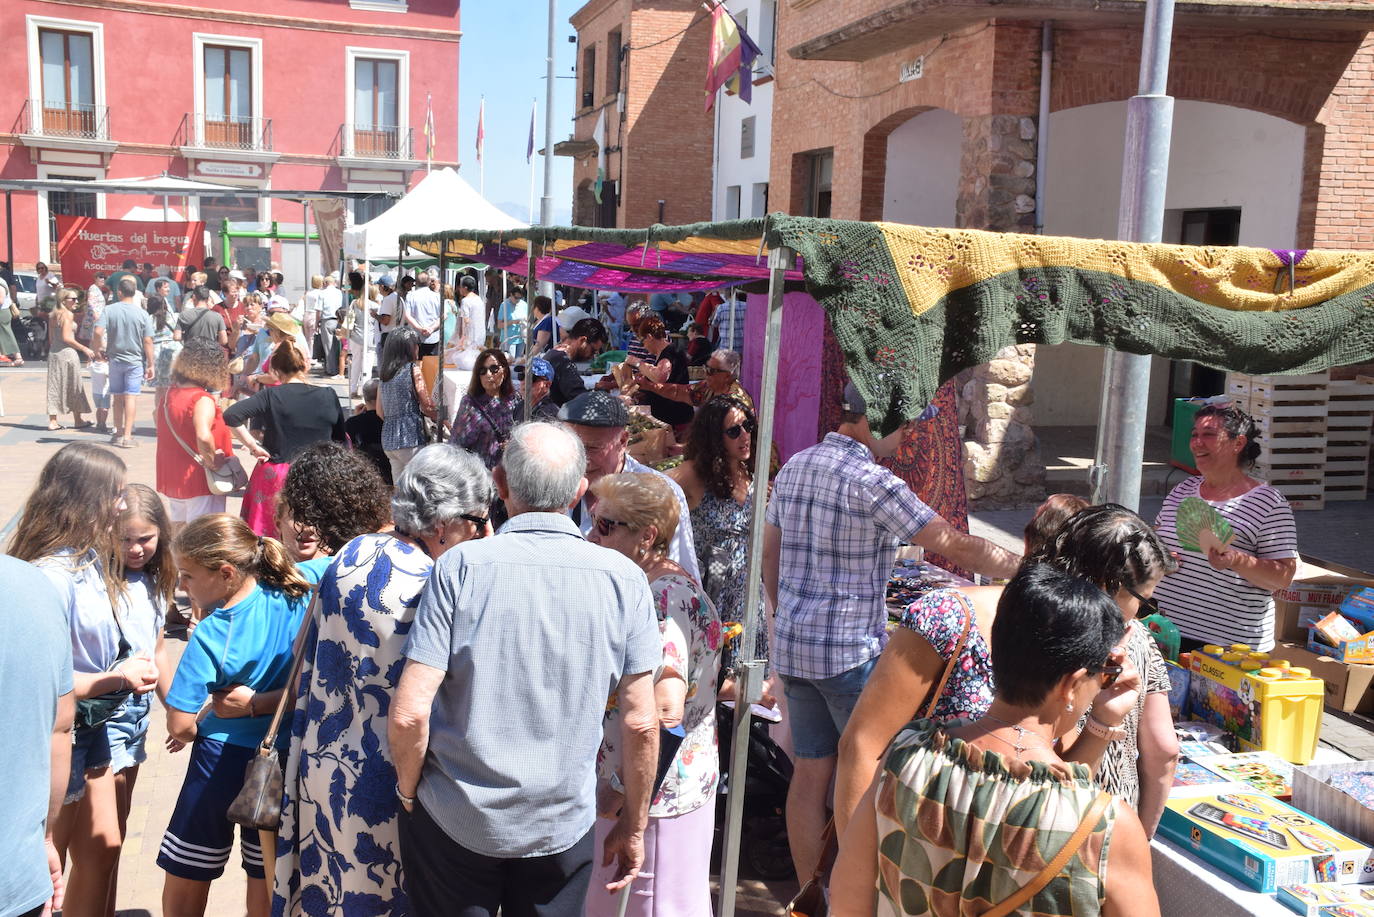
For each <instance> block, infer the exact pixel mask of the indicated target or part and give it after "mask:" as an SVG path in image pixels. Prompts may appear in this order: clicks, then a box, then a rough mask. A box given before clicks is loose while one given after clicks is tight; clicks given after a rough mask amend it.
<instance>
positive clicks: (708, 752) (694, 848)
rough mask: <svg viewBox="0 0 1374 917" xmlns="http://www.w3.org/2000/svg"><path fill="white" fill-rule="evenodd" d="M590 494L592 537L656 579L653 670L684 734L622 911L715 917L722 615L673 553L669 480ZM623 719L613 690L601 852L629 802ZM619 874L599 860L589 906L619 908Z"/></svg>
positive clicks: (663, 706)
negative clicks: (659, 653) (656, 664)
mask: <svg viewBox="0 0 1374 917" xmlns="http://www.w3.org/2000/svg"><path fill="white" fill-rule="evenodd" d="M592 493H593V494H594V495H595V496H596V513H595V516H594V517H593V523H594V524H593V528H592V533H591V536H590V537H591V540H592V541H593V542H594V543H596V544H599V545H602V546H604V547H607V548H611V549H612V550H616V551H619V552H620V553H621V554H624V555H625V556H626V557H628V558H629V559H630V560H632V561H634V562H635V563H636V564H638V565H639V567H640V569H642V570H643V571H644V575H645V576H646V577H648V579H649V591H650V592H651V593H652V594H653V597H654V606H655V610H656V611H657V613H658V620H659V631H660V633H661V635H662V638H663V664H662V667H661V668H660V670H659V672H658V673H657V674H656V675H655V678H654V699H655V700H656V701H657V703H658V710H659V722H660V725H661V726H663V727H666V728H669V729H672V728H674V727H677V726H681V728H682V734H683V736H684V738H683V740H682V744H681V746H680V747H679V748H678V750H677V752H676V753H675V754H674V756H673V760H672V763H671V764H669V766H668V769H667V771H666V773H665V776H664V778H663V781H662V783H661V785H660V786H659V788H658V790H657V792H656V793H655V794H654V798H653V802H652V804H651V805H650V807H649V823H648V826H647V828H646V829H645V831H644V864H643V865H642V866H641V867H640V876H641V878H638V879H636V880H635V881H634V883H633V886H632V891H631V893H630V902H631V903H630V909H629V910H628V911H620V913H622V914H631V915H635V917H648V915H656V917H688V915H691V917H709V915H710V913H711V895H710V870H711V842H712V838H713V836H714V825H715V809H716V807H715V797H716V782H717V779H718V777H719V753H718V751H717V750H716V715H715V708H716V677H717V672H718V668H719V665H720V641H721V633H720V631H721V625H720V616H719V615H718V614H717V613H716V609H715V607H714V606H713V605H712V604H711V600H710V599H709V598H708V597H707V596H706V595H705V594H704V593H703V592H702V589H701V587H700V586H699V585H697V583H696V581H695V580H694V579H693V578H692V577H691V575H690V574H688V573H687V572H686V571H685V570H683V569H682V567H681V566H679V565H678V564H676V563H674V562H673V561H672V560H670V559H669V558H668V544H669V542H671V541H672V539H673V534H674V532H675V531H676V530H677V527H678V524H679V518H678V503H677V499H676V498H675V497H674V496H673V492H672V490H671V489H670V488H669V486H668V483H667V482H666V481H664V480H663V478H661V477H659V476H658V475H653V474H634V473H630V474H624V473H622V474H608V475H606V476H605V477H602V478H601V479H599V480H598V481H597V482H596V483H595V484H593V485H592ZM620 720H621V713H620V707H619V703H618V698H617V696H616V695H614V694H613V695H612V696H611V698H610V700H609V702H608V703H607V705H606V719H605V723H604V727H603V732H602V736H603V737H602V741H601V749H600V751H598V752H597V815H598V816H599V817H598V818H597V820H596V829H595V831H596V841H595V844H596V848H595V849H597V850H600V849H601V848H602V847H603V846H604V843H605V838H606V836H607V834H609V833H610V830H611V828H612V826H614V825H615V824H616V822H615V821H614V819H615V818H616V817H617V816H618V815H619V812H620V808H621V806H622V805H623V802H624V799H623V794H622V793H621V788H622V782H621V776H622V775H621V774H620V764H621V755H620V749H619V744H620V736H621V725H620ZM597 862H599V858H598V860H597ZM616 878H617V876H616V867H615V866H614V865H613V864H607V865H603V866H596V865H593V872H592V880H591V884H590V886H589V888H588V891H587V900H586V910H585V911H584V914H586V915H588V917H603V915H605V917H609V915H611V914H615V913H616V912H617V911H616V905H617V904H618V903H619V902H618V901H617V898H618V897H619V896H612V895H610V894H607V892H606V886H607V884H608V883H611V882H614V881H615V879H616Z"/></svg>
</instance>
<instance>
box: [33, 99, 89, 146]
mask: <svg viewBox="0 0 1374 917" xmlns="http://www.w3.org/2000/svg"><path fill="white" fill-rule="evenodd" d="M19 120H20V123H21V124H22V125H23V127H22V131H23V132H24V133H25V134H28V135H31V136H37V137H59V138H62V139H66V140H109V139H110V108H109V106H108V105H93V104H89V103H85V102H53V101H48V100H43V99H29V100H27V101H26V102H25V103H24V110H23V112H22V113H21V114H20V118H19Z"/></svg>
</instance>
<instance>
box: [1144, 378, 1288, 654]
mask: <svg viewBox="0 0 1374 917" xmlns="http://www.w3.org/2000/svg"><path fill="white" fill-rule="evenodd" d="M1258 437H1259V428H1258V427H1257V426H1256V425H1255V421H1254V419H1253V418H1252V417H1250V415H1249V414H1246V413H1245V412H1244V411H1242V410H1240V409H1239V408H1237V407H1234V406H1230V405H1227V406H1222V405H1214V404H1213V405H1207V406H1206V407H1204V408H1202V410H1200V411H1198V413H1197V418H1196V419H1195V420H1194V421H1193V435H1192V438H1191V439H1190V440H1189V443H1188V447H1189V449H1190V450H1191V451H1192V453H1193V462H1194V464H1196V465H1197V469H1198V471H1199V472H1201V474H1200V476H1198V477H1192V478H1189V479H1188V480H1186V481H1184V482H1183V483H1181V484H1179V485H1178V486H1177V487H1175V488H1174V489H1173V490H1172V491H1171V492H1170V493H1169V495H1168V496H1167V497H1165V498H1164V506H1163V507H1162V508H1161V509H1160V511H1159V516H1158V517H1156V519H1155V528H1156V529H1157V530H1158V531H1159V536H1160V537H1161V538H1162V539H1164V543H1165V544H1166V545H1167V546H1168V548H1169V550H1171V551H1173V552H1174V553H1175V554H1176V555H1177V557H1178V561H1179V569H1178V572H1177V573H1174V574H1173V575H1172V576H1168V577H1165V579H1164V581H1163V582H1161V583H1160V584H1159V587H1158V588H1157V589H1156V590H1155V596H1154V597H1155V598H1156V599H1157V600H1158V602H1159V610H1160V611H1161V612H1163V613H1164V614H1165V615H1166V616H1167V617H1168V618H1169V620H1171V621H1173V622H1174V623H1175V624H1177V625H1178V629H1179V632H1180V633H1181V634H1182V636H1183V637H1184V642H1185V644H1187V645H1186V646H1185V649H1189V648H1194V647H1196V646H1199V645H1202V644H1204V643H1215V644H1220V645H1222V646H1229V645H1230V644H1232V643H1244V644H1246V645H1248V646H1253V647H1254V648H1256V649H1258V650H1268V649H1272V648H1273V646H1274V593H1275V592H1277V591H1278V590H1280V589H1286V588H1288V586H1289V585H1291V584H1292V582H1293V576H1294V574H1295V573H1297V569H1298V535H1297V527H1296V526H1295V525H1294V522H1293V510H1292V507H1290V506H1289V505H1288V500H1287V499H1285V498H1284V496H1283V494H1281V493H1279V491H1278V490H1276V489H1275V488H1274V487H1273V486H1271V485H1269V484H1267V483H1265V482H1264V481H1261V480H1259V479H1258V478H1255V477H1252V476H1251V475H1250V474H1249V473H1248V472H1249V471H1250V469H1251V468H1252V467H1253V466H1254V464H1255V459H1257V458H1258V457H1259V453H1260V446H1259V443H1258V442H1257V439H1258Z"/></svg>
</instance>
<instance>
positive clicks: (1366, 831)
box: [1292, 761, 1374, 882]
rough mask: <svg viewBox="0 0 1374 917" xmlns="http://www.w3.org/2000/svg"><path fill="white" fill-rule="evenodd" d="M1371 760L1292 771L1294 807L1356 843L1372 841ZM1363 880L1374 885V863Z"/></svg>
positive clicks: (1373, 779)
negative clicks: (1354, 840) (1354, 839)
mask: <svg viewBox="0 0 1374 917" xmlns="http://www.w3.org/2000/svg"><path fill="white" fill-rule="evenodd" d="M1372 791H1374V761H1337V762H1332V763H1329V764H1309V765H1307V766H1306V767H1299V768H1296V769H1294V771H1293V800H1292V801H1293V804H1294V805H1296V806H1298V807H1299V808H1301V809H1302V810H1303V811H1304V812H1310V813H1312V814H1313V815H1315V816H1316V817H1317V818H1320V819H1321V820H1322V821H1324V822H1326V823H1327V824H1328V825H1330V826H1332V827H1333V828H1335V829H1336V830H1338V831H1341V832H1344V833H1345V834H1348V835H1350V836H1351V837H1353V838H1356V839H1357V840H1361V841H1365V842H1367V843H1368V842H1374V799H1371V792H1372ZM1368 871H1369V876H1368V878H1366V880H1365V881H1367V882H1374V863H1371V864H1370V865H1369V867H1368Z"/></svg>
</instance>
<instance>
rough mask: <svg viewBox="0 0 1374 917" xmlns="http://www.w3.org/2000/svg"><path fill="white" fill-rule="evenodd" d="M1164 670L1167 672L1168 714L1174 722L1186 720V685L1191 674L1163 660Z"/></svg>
mask: <svg viewBox="0 0 1374 917" xmlns="http://www.w3.org/2000/svg"><path fill="white" fill-rule="evenodd" d="M1164 668H1166V669H1168V671H1169V712H1170V714H1172V715H1173V718H1174V722H1175V723H1177V722H1178V721H1179V720H1186V719H1187V718H1188V684H1189V682H1191V681H1192V677H1193V673H1192V672H1191V671H1190V670H1188V669H1186V668H1184V667H1183V666H1181V665H1179V664H1178V663H1176V662H1169V661H1168V660H1165V662H1164Z"/></svg>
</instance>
